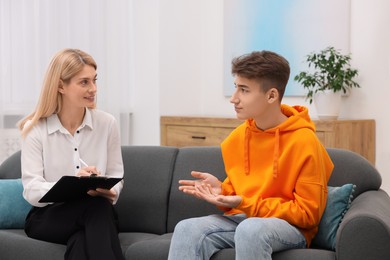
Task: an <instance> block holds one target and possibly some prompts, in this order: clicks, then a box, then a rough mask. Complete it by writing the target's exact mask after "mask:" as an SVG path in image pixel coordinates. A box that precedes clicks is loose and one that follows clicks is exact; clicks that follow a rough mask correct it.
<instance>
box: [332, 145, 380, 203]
mask: <svg viewBox="0 0 390 260" xmlns="http://www.w3.org/2000/svg"><path fill="white" fill-rule="evenodd" d="M326 150H327V151H328V154H329V156H330V158H331V159H332V161H333V163H334V169H333V172H332V175H331V176H330V179H329V182H328V185H329V186H333V187H339V186H342V185H344V184H347V183H353V184H355V185H356V189H355V192H354V196H355V197H357V196H359V195H360V194H361V193H363V192H366V191H369V190H378V189H379V187H380V186H381V184H382V178H381V175H380V174H379V172H378V171H377V170H376V169H375V167H374V166H373V165H372V164H371V163H370V162H369V161H368V160H367V159H366V158H364V157H363V156H361V155H360V154H357V153H355V152H351V151H348V150H343V149H337V148H326Z"/></svg>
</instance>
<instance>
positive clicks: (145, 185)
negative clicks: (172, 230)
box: [115, 146, 178, 234]
mask: <svg viewBox="0 0 390 260" xmlns="http://www.w3.org/2000/svg"><path fill="white" fill-rule="evenodd" d="M177 152H178V149H177V148H174V147H161V146H143V147H139V146H123V147H122V157H123V165H124V170H125V174H124V181H125V185H124V187H123V190H122V193H121V196H120V197H119V200H118V202H117V204H116V206H115V207H116V210H117V212H118V215H119V230H120V231H121V232H123V231H132V232H149V233H154V234H163V233H166V223H167V215H168V197H169V192H170V190H171V183H172V172H173V167H174V164H175V160H176V154H177Z"/></svg>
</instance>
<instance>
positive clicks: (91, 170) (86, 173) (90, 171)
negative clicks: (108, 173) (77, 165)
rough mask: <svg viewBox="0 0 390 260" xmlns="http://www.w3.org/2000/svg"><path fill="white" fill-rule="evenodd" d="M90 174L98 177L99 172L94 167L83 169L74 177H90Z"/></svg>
mask: <svg viewBox="0 0 390 260" xmlns="http://www.w3.org/2000/svg"><path fill="white" fill-rule="evenodd" d="M92 174H95V175H96V176H99V175H100V172H99V171H98V170H97V169H96V167H95V166H88V167H83V168H81V170H80V171H79V172H78V173H77V174H76V175H77V176H91V175H92Z"/></svg>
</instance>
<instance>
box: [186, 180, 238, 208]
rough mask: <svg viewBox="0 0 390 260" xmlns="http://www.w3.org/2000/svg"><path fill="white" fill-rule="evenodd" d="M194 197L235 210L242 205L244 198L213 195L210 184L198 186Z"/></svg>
mask: <svg viewBox="0 0 390 260" xmlns="http://www.w3.org/2000/svg"><path fill="white" fill-rule="evenodd" d="M194 196H195V197H197V198H199V199H202V200H205V201H207V202H209V203H211V204H214V205H216V206H218V207H223V208H235V207H237V206H238V205H240V203H241V201H242V198H241V197H240V196H237V195H235V196H225V195H220V194H216V193H213V189H212V188H211V186H210V185H208V184H200V185H196V186H195V192H194Z"/></svg>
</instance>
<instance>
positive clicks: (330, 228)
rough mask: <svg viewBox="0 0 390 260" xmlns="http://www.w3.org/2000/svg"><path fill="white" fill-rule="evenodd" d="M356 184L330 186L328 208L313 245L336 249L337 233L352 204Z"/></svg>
mask: <svg viewBox="0 0 390 260" xmlns="http://www.w3.org/2000/svg"><path fill="white" fill-rule="evenodd" d="M354 189H355V185H353V184H345V185H343V186H341V187H331V186H328V200H327V202H326V208H325V211H324V213H323V215H322V218H321V221H320V224H319V226H318V232H317V235H316V236H315V237H314V239H313V241H312V243H313V246H316V247H320V248H325V249H330V250H334V249H335V247H336V233H337V230H338V228H339V225H340V222H341V220H342V219H343V217H344V215H345V213H346V212H347V210H348V209H349V207H350V206H351V202H352V198H353V192H354Z"/></svg>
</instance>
